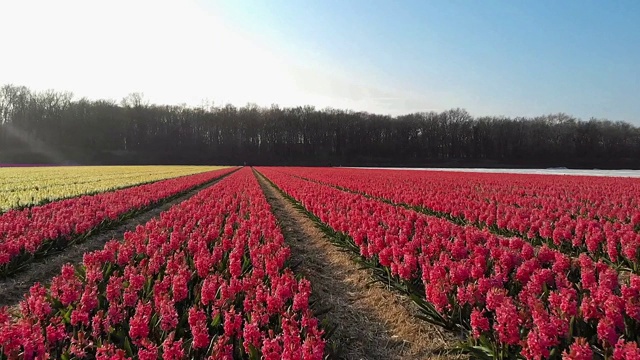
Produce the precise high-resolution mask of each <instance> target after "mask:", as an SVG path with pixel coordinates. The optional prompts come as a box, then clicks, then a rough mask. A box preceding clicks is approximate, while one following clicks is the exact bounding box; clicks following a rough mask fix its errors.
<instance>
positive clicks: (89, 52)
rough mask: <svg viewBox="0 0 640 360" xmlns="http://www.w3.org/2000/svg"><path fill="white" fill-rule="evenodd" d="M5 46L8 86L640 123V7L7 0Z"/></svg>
mask: <svg viewBox="0 0 640 360" xmlns="http://www.w3.org/2000/svg"><path fill="white" fill-rule="evenodd" d="M33 9H39V11H37V12H34V11H33ZM16 29H20V31H16ZM0 33H3V34H10V36H6V37H4V38H3V49H8V50H7V51H8V52H7V54H9V56H7V54H4V55H3V56H1V57H0V69H1V70H0V84H6V83H14V84H21V85H26V86H29V87H30V88H32V89H35V90H38V91H40V90H46V89H55V90H67V91H72V92H73V93H74V94H75V96H76V97H88V98H108V99H114V100H119V99H121V98H123V97H124V96H126V95H127V94H129V93H131V92H142V93H144V95H145V97H146V98H147V100H149V101H151V102H155V103H168V104H182V103H184V104H190V105H201V104H211V103H214V104H217V105H221V104H225V103H232V104H234V105H237V106H242V105H245V104H246V103H248V102H252V103H257V104H259V105H262V106H269V105H271V104H274V103H275V104H279V105H282V106H295V105H305V104H310V105H314V106H316V107H318V108H325V107H333V108H348V109H353V110H358V111H369V112H376V113H384V114H392V115H398V114H404V113H409V112H415V111H430V110H435V111H441V110H446V109H450V108H457V107H461V108H465V109H467V110H468V111H469V112H470V113H471V114H473V115H479V116H480V115H506V116H536V115H542V114H549V113H558V112H564V113H568V114H572V115H575V116H577V117H580V118H582V119H585V120H586V119H589V118H590V117H597V118H608V119H611V120H623V121H628V122H632V123H634V124H636V125H640V100H638V99H640V1H638V0H634V1H630V0H620V1H605V0H602V1H590V0H562V1H547V0H544V1H541V0H515V1H506V0H505V1H492V0H482V1H475V0H464V1H463V0H448V1H444V0H442V1H435V0H434V1H429V0H423V1H409V0H406V1H391V0H388V1H381V0H369V1H365V0H342V1H338V0H304V1H303V0H242V1H240V0H110V1H102V0H99V1H85V0H56V1H49V0H7V1H1V2H0ZM44 34H46V36H45V35H44Z"/></svg>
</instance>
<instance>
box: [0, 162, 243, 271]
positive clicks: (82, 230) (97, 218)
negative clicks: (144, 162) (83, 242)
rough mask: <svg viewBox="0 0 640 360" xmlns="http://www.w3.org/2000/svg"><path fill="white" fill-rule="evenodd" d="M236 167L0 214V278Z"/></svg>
mask: <svg viewBox="0 0 640 360" xmlns="http://www.w3.org/2000/svg"><path fill="white" fill-rule="evenodd" d="M233 170H235V169H234V168H227V169H221V170H217V171H210V172H206V173H201V174H195V175H189V176H183V177H178V178H173V179H168V180H162V181H158V182H154V183H151V184H145V185H140V186H135V187H130V188H126V189H122V190H116V191H111V192H105V193H100V194H96V195H88V196H80V197H76V198H71V199H65V200H60V201H55V202H52V203H48V204H45V205H42V206H34V207H31V208H26V209H22V210H10V211H8V212H6V213H3V214H0V275H1V274H2V272H3V271H2V270H3V269H5V268H6V267H7V266H8V264H9V263H11V262H12V261H14V262H15V261H20V260H21V257H25V258H27V259H28V258H30V257H31V256H33V255H35V254H38V252H41V251H43V250H44V249H43V248H44V247H45V246H46V245H48V244H51V243H52V242H55V243H56V245H55V246H57V247H59V248H60V247H64V246H65V245H67V242H69V241H71V240H73V239H74V238H75V237H78V236H82V235H84V234H86V233H88V232H90V231H91V230H93V229H95V228H96V227H98V226H100V225H101V224H103V223H105V222H110V221H117V220H118V219H119V218H120V217H122V216H123V215H125V214H127V213H130V212H132V211H136V210H140V209H143V208H146V207H148V206H151V205H153V204H154V203H157V202H158V201H161V200H163V199H166V198H169V197H171V196H174V195H177V194H180V193H182V192H185V191H187V190H189V189H191V188H194V187H196V186H198V185H201V184H204V183H207V182H210V181H212V180H214V179H217V178H219V177H221V176H224V175H226V174H228V173H230V172H231V171H233Z"/></svg>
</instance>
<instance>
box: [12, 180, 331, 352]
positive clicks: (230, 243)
mask: <svg viewBox="0 0 640 360" xmlns="http://www.w3.org/2000/svg"><path fill="white" fill-rule="evenodd" d="M288 258H289V249H288V247H287V246H286V245H285V243H284V238H283V236H282V233H281V232H280V230H279V228H278V226H277V224H276V220H275V218H274V216H273V214H272V213H271V209H270V207H269V205H268V203H267V202H266V199H265V197H264V194H263V193H262V191H261V189H260V187H259V185H258V183H257V180H256V179H255V177H254V176H253V174H252V173H251V170H250V169H249V168H244V169H241V170H240V171H238V172H237V173H235V174H233V175H231V176H229V177H227V178H225V179H224V180H222V181H220V182H219V183H217V184H215V185H214V186H212V187H210V188H207V189H205V190H202V191H201V192H199V193H198V194H196V195H195V196H194V197H192V198H190V199H189V200H187V201H185V202H182V203H180V204H178V205H175V206H173V207H172V208H171V209H170V210H168V211H166V212H163V213H162V214H161V215H160V217H159V218H155V219H152V220H151V221H149V222H148V223H146V224H145V225H144V226H139V227H138V228H137V229H136V230H135V231H133V232H128V233H126V234H125V236H124V240H123V241H122V242H119V241H116V240H112V241H110V242H109V243H107V244H106V246H105V247H104V249H103V250H99V251H95V252H93V253H88V254H86V255H85V256H84V260H83V264H82V265H81V266H79V267H78V268H74V267H73V266H71V265H65V266H64V267H63V269H62V272H61V274H60V275H59V276H57V277H55V278H54V279H53V280H52V282H51V286H50V288H49V289H47V288H45V287H43V286H41V285H35V286H34V287H32V288H31V290H30V294H29V295H28V296H27V297H26V299H25V300H24V301H23V302H22V303H21V304H20V311H19V314H18V315H17V317H12V316H10V315H9V313H8V310H7V309H1V310H0V358H3V357H4V358H6V359H14V358H25V359H35V358H38V359H42V358H66V359H72V358H74V359H85V358H86V359H89V358H97V359H127V358H137V359H154V360H155V359H157V358H162V359H187V358H189V359H194V358H197V359H201V358H211V359H234V358H235V359H238V358H245V359H259V358H264V359H321V358H322V357H323V351H324V346H325V342H324V340H323V338H322V335H323V332H322V331H321V330H320V329H319V327H318V321H317V319H316V318H315V317H314V316H313V314H312V313H311V311H310V310H309V296H310V284H309V282H308V281H306V280H304V279H302V280H297V279H296V277H295V276H294V275H293V274H292V272H291V271H290V270H289V269H288V268H286V262H287V260H288Z"/></svg>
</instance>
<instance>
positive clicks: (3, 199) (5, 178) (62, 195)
mask: <svg viewBox="0 0 640 360" xmlns="http://www.w3.org/2000/svg"><path fill="white" fill-rule="evenodd" d="M219 168H220V167H219V166H57V167H33V168H5V169H0V213H2V212H5V211H8V210H10V209H19V208H25V207H30V206H36V205H43V204H45V203H48V202H52V201H56V200H62V199H68V198H72V197H75V196H81V195H92V194H97V193H100V192H105V191H112V190H116V189H122V188H125V187H130V186H136V185H142V184H146V183H150V182H154V181H158V180H165V179H169V178H175V177H179V176H186V175H193V174H197V173H203V172H206V171H213V170H218V169H219Z"/></svg>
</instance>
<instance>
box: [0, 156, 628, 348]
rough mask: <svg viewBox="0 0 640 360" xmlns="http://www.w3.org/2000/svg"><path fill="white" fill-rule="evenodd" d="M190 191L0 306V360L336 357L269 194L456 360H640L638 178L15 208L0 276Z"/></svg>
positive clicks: (295, 181)
mask: <svg viewBox="0 0 640 360" xmlns="http://www.w3.org/2000/svg"><path fill="white" fill-rule="evenodd" d="M39 169H41V168H39ZM170 169H171V168H168V169H167V171H173V170H170ZM159 171H160V170H159ZM185 171H186V170H185ZM160 172H161V171H160ZM213 180H217V181H216V182H213ZM69 181H74V180H73V179H71V178H70V180H69ZM61 184H62V182H61ZM202 184H208V185H207V186H206V187H203V188H200V187H199V186H201V185H202ZM261 184H262V188H261ZM265 186H266V187H267V188H265ZM196 187H197V188H198V189H199V190H197V191H193V192H192V193H194V195H190V197H188V198H186V199H185V200H184V201H182V200H180V201H181V202H177V201H176V203H175V204H171V205H172V206H171V207H170V208H168V210H166V211H164V212H162V213H160V214H159V215H158V216H156V217H154V218H151V220H149V221H147V222H146V223H144V224H142V225H138V226H137V227H136V228H135V230H134V231H128V232H124V233H123V235H122V236H119V237H116V238H114V239H113V240H111V241H109V242H107V243H106V245H104V248H102V249H101V250H98V251H93V252H88V253H84V257H83V260H82V261H81V262H80V263H78V264H75V265H73V264H67V265H64V266H63V267H62V268H61V269H60V272H59V274H57V275H56V276H55V277H54V278H53V279H52V280H51V281H50V282H48V283H46V284H45V283H43V284H40V283H36V284H35V285H34V286H33V287H32V288H31V289H30V291H29V293H28V294H25V297H24V300H23V301H22V302H20V304H19V305H18V306H14V307H5V308H0V359H2V360H4V359H44V358H52V359H53V358H61V359H158V358H161V359H204V358H211V359H324V358H326V357H328V356H331V354H332V353H331V351H330V350H329V348H330V342H331V339H330V336H329V335H330V334H331V333H332V332H333V331H332V330H330V329H328V328H327V327H328V325H327V324H324V323H321V322H320V321H319V320H318V316H319V315H317V310H318V309H314V306H313V302H312V301H311V300H310V297H311V294H312V292H313V290H312V288H313V283H312V282H309V281H308V280H306V279H305V278H304V277H303V276H302V274H300V273H298V272H297V270H296V266H297V265H291V264H290V263H291V258H292V255H291V252H292V248H294V247H292V248H290V247H289V246H288V245H287V241H289V240H288V238H287V239H285V236H284V235H283V232H282V231H283V230H282V229H285V227H284V225H283V223H282V218H278V219H276V216H275V215H274V214H275V212H274V211H273V210H272V205H270V203H269V201H272V200H268V199H267V197H266V196H265V193H264V192H263V191H266V190H265V189H270V188H269V187H272V188H273V189H275V190H277V191H279V193H278V194H279V195H278V196H280V197H281V198H282V196H284V198H285V199H288V201H289V202H291V203H292V204H293V205H294V206H295V207H297V208H298V209H299V210H300V211H301V214H302V215H301V216H304V217H305V218H307V219H311V220H313V221H314V222H315V224H316V226H317V227H318V228H320V229H321V230H322V231H323V232H324V234H326V235H327V238H326V239H325V240H326V241H330V242H331V243H333V244H334V245H336V246H338V247H340V248H341V249H343V250H346V251H347V252H349V253H351V254H353V255H354V259H355V260H357V261H351V260H349V261H350V262H353V264H352V265H353V271H358V269H359V268H366V269H368V271H370V272H371V273H372V274H373V275H374V276H376V278H377V279H378V280H379V281H381V282H382V283H384V285H385V286H386V287H385V291H388V290H387V289H388V288H389V287H390V288H393V289H394V290H393V291H394V292H395V293H400V294H402V296H403V298H405V299H410V301H411V302H413V304H414V305H415V306H416V308H417V309H418V310H419V311H418V312H416V313H415V314H414V315H412V316H415V317H413V318H419V319H422V320H425V321H426V322H428V323H431V324H435V325H437V326H439V327H440V328H443V329H445V330H447V332H448V333H449V334H451V336H452V337H453V338H455V339H456V342H455V344H454V345H452V346H454V347H455V349H457V351H461V352H463V353H464V354H466V355H464V356H468V357H470V358H479V359H604V360H612V359H613V360H620V359H640V348H639V346H638V345H639V342H640V266H639V263H640V254H639V253H638V247H639V245H640V209H639V204H638V202H639V201H640V200H638V199H639V195H640V179H628V178H603V177H581V176H543V175H516V174H481V173H463V172H459V173H455V172H441V171H437V172H436V171H401V170H397V171H396V170H379V169H371V170H366V169H334V168H294V167H257V168H255V169H251V168H248V167H244V168H240V169H238V168H226V169H219V170H215V171H207V172H200V173H197V174H194V175H188V176H182V177H175V178H171V179H168V180H161V181H157V182H152V183H149V184H143V185H138V186H132V187H127V188H125V189H120V190H115V191H111V192H105V193H98V194H95V195H91V196H80V197H74V198H70V199H66V200H59V201H53V202H51V203H48V204H44V205H36V206H31V207H28V208H25V209H21V210H20V209H13V210H9V211H7V212H5V213H4V214H1V215H0V270H2V269H5V276H9V277H10V276H12V271H13V269H15V268H16V267H20V264H21V263H22V262H26V261H29V260H30V259H32V258H35V257H39V256H41V255H46V253H47V252H48V251H50V250H51V249H55V251H58V252H60V251H62V252H64V251H65V247H66V246H68V245H71V244H73V243H74V242H75V241H77V239H80V238H82V237H83V236H87V234H91V233H96V232H100V231H102V226H103V224H105V223H108V222H111V221H122V219H123V218H124V217H126V216H128V215H127V214H129V215H130V214H134V213H135V211H136V209H142V208H149V207H153V206H155V205H154V204H156V203H157V202H159V201H163V199H167V198H171V197H172V196H175V195H176V194H180V193H184V192H185V191H188V190H189V189H193V188H196ZM275 190H274V191H272V190H269V191H272V192H273V193H276V191H275ZM270 196H271V195H270ZM283 201H284V200H283ZM168 206H169V205H167V207H168ZM288 206H289V207H291V205H288ZM279 211H281V212H282V211H284V210H282V209H280V210H279ZM289 215H290V216H293V214H291V213H289ZM279 216H282V215H279ZM307 221H308V220H307ZM287 224H289V225H286V226H292V225H291V224H292V223H291V222H289V223H287ZM281 226H283V227H282V229H281V228H280V227H281ZM314 239H315V238H314ZM101 246H102V245H101ZM296 246H300V245H299V244H297V245H296ZM329 264H330V262H329ZM2 266H4V268H3V267H2ZM294 272H295V274H294ZM344 304H347V303H344ZM345 306H346V305H345ZM323 311H331V309H329V310H326V309H323ZM345 321H348V320H345ZM421 323H424V322H421ZM344 326H348V324H345V325H344ZM367 330H368V329H361V331H364V332H366V331H367ZM371 331H373V330H371ZM427 358H428V357H427Z"/></svg>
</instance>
